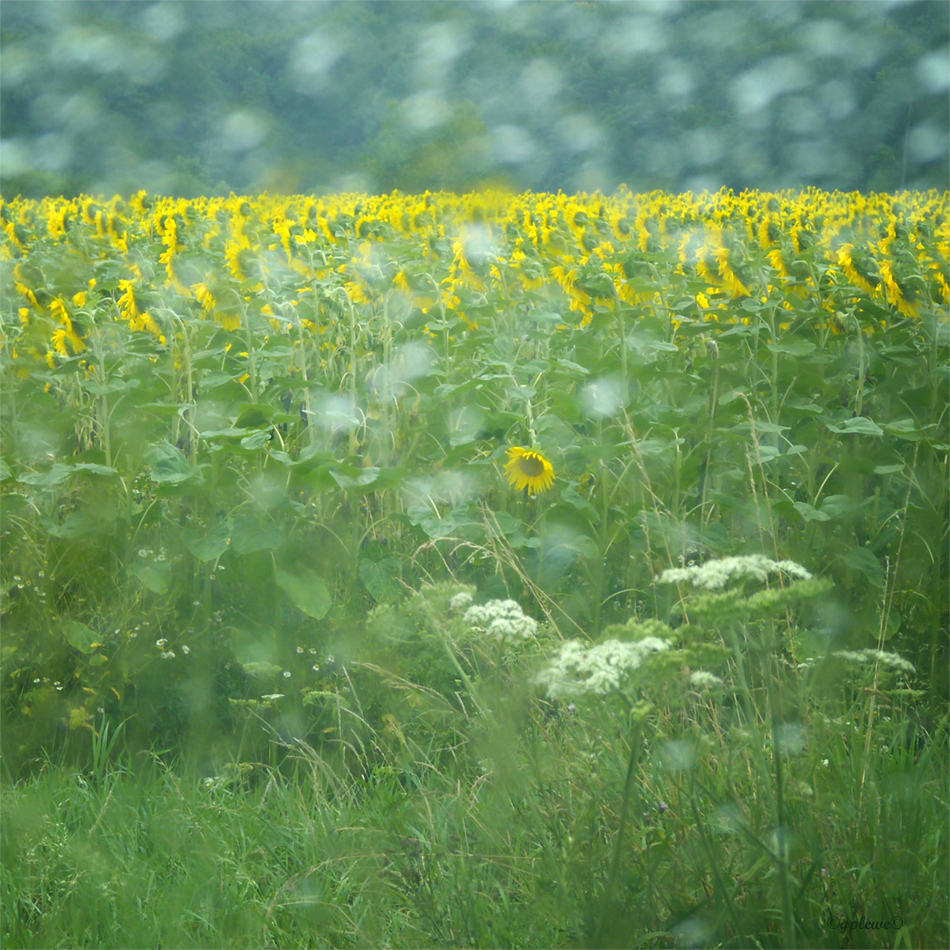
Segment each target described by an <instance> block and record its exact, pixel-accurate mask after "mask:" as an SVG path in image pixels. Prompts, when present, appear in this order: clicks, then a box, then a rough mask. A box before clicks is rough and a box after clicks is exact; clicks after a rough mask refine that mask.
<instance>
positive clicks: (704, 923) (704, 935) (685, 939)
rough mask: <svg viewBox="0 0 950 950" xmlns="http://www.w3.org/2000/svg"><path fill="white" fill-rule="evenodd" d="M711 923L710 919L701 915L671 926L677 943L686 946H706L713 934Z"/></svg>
mask: <svg viewBox="0 0 950 950" xmlns="http://www.w3.org/2000/svg"><path fill="white" fill-rule="evenodd" d="M713 929H714V928H713V925H712V922H711V921H708V920H705V919H704V918H702V917H690V918H689V920H684V921H683V922H682V923H680V924H677V925H676V927H674V928H673V934H674V935H675V937H676V939H677V944H678V945H682V946H686V947H706V946H709V943H710V940H711V938H712V935H713Z"/></svg>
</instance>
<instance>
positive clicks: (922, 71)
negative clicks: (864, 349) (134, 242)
mask: <svg viewBox="0 0 950 950" xmlns="http://www.w3.org/2000/svg"><path fill="white" fill-rule="evenodd" d="M4 75H6V73H4ZM917 77H918V78H919V79H920V82H921V84H922V85H923V87H924V89H926V90H927V92H932V93H941V92H945V91H946V90H947V88H948V87H950V47H947V46H944V47H942V48H941V49H938V50H935V51H934V52H932V53H928V54H927V55H926V56H923V57H921V59H920V60H919V61H918V63H917Z"/></svg>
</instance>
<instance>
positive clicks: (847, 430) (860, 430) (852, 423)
mask: <svg viewBox="0 0 950 950" xmlns="http://www.w3.org/2000/svg"><path fill="white" fill-rule="evenodd" d="M828 428H829V429H831V431H832V432H837V433H838V434H839V435H884V430H883V429H882V428H881V427H880V426H879V425H878V424H877V423H876V422H874V420H872V419H868V418H866V417H865V416H855V417H854V418H853V419H848V420H847V421H846V422H839V423H836V424H834V425H832V424H831V423H830V422H829V423H828Z"/></svg>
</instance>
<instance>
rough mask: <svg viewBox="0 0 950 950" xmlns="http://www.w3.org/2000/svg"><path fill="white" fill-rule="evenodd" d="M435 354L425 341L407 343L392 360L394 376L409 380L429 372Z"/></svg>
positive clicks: (401, 379)
mask: <svg viewBox="0 0 950 950" xmlns="http://www.w3.org/2000/svg"><path fill="white" fill-rule="evenodd" d="M433 359H434V354H433V353H432V350H431V349H430V348H429V347H428V346H426V345H425V343H407V344H406V345H405V346H402V347H400V348H399V350H397V352H396V355H395V357H393V362H392V372H393V377H394V378H395V379H398V380H400V381H405V382H408V381H410V380H413V379H419V377H420V376H425V375H426V374H427V373H428V372H429V367H430V366H431V365H432V361H433Z"/></svg>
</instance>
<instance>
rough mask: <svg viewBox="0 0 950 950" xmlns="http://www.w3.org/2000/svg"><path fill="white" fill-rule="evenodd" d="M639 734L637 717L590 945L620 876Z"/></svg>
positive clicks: (597, 943) (599, 935)
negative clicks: (611, 847)
mask: <svg viewBox="0 0 950 950" xmlns="http://www.w3.org/2000/svg"><path fill="white" fill-rule="evenodd" d="M628 706H629V703H628ZM641 734H642V730H641V726H640V722H639V719H634V722H633V732H632V735H631V736H630V757H629V759H628V760H627V776H626V778H625V780H624V783H623V799H622V801H621V803H620V821H619V822H618V824H617V835H616V838H615V840H614V853H613V859H612V860H611V862H610V874H609V876H608V878H607V886H606V887H605V888H604V896H603V904H602V906H601V911H600V919H599V920H598V922H597V930H596V931H595V933H594V940H593V942H592V943H591V946H592V947H600V946H602V945H603V941H602V937H603V934H604V928H605V926H606V924H607V920H608V918H609V913H610V902H611V900H612V898H613V893H614V888H615V887H616V884H617V878H618V877H619V876H620V864H621V861H622V859H623V839H624V832H625V831H626V830H627V816H628V815H629V813H630V800H631V798H632V797H633V785H634V776H635V775H636V773H637V764H638V762H639V761H640V746H641V741H640V739H641Z"/></svg>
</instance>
